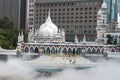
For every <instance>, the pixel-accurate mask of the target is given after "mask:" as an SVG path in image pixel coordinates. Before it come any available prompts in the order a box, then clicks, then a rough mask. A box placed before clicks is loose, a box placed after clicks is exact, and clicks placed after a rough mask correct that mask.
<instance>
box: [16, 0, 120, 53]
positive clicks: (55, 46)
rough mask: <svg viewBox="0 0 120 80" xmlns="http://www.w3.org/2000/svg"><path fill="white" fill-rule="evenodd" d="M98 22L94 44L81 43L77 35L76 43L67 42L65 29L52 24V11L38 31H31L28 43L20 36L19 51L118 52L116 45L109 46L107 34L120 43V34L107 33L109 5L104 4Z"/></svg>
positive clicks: (21, 34)
mask: <svg viewBox="0 0 120 80" xmlns="http://www.w3.org/2000/svg"><path fill="white" fill-rule="evenodd" d="M97 18H98V21H97V24H98V25H97V28H96V31H97V39H96V41H94V42H90V41H86V36H85V35H84V37H83V40H82V41H81V42H79V39H78V37H77V35H75V38H74V42H66V41H65V31H64V29H58V27H57V26H56V25H55V24H54V23H53V22H52V20H51V17H50V11H49V13H48V17H47V19H46V21H45V23H44V24H42V25H41V26H40V27H39V28H38V29H35V30H30V31H29V33H28V42H27V43H25V42H24V34H23V33H20V34H19V35H18V46H17V51H19V52H20V53H41V54H76V55H86V54H101V55H105V54H106V53H107V52H108V51H109V52H117V49H116V46H115V45H107V38H106V35H107V34H112V36H114V37H116V38H117V40H118V41H119V39H120V33H116V34H115V33H107V29H108V24H107V21H106V20H107V4H106V3H105V2H104V3H103V4H102V6H101V9H100V10H99V11H98V16H97Z"/></svg>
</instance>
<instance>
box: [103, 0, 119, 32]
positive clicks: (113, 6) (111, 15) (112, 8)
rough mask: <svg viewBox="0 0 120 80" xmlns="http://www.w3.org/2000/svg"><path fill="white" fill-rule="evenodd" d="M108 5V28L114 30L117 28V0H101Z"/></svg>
mask: <svg viewBox="0 0 120 80" xmlns="http://www.w3.org/2000/svg"><path fill="white" fill-rule="evenodd" d="M104 1H105V2H106V3H107V5H108V12H107V13H108V20H107V21H108V23H109V30H110V31H116V30H117V13H118V9H117V2H118V0H103V2H104Z"/></svg>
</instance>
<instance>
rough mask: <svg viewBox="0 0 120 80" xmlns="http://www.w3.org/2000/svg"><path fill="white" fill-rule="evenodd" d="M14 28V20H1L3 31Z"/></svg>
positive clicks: (6, 18) (5, 18)
mask: <svg viewBox="0 0 120 80" xmlns="http://www.w3.org/2000/svg"><path fill="white" fill-rule="evenodd" d="M13 26H14V23H13V21H12V20H10V19H9V18H8V17H6V16H5V17H3V18H2V19H0V28H1V29H12V28H13Z"/></svg>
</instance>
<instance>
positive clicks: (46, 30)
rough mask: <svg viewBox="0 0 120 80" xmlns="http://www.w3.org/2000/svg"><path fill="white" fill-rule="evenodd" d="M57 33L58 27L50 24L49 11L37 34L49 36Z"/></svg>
mask: <svg viewBox="0 0 120 80" xmlns="http://www.w3.org/2000/svg"><path fill="white" fill-rule="evenodd" d="M57 32H58V27H57V26H56V25H55V24H54V23H53V22H52V20H51V17H50V11H49V14H48V18H47V19H46V21H45V23H44V24H42V25H41V26H40V28H39V34H40V35H42V36H48V35H49V36H51V35H55V34H57Z"/></svg>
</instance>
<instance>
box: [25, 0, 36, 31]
mask: <svg viewBox="0 0 120 80" xmlns="http://www.w3.org/2000/svg"><path fill="white" fill-rule="evenodd" d="M35 1H36V0H27V10H26V11H27V13H26V29H33V28H34V4H35Z"/></svg>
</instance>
